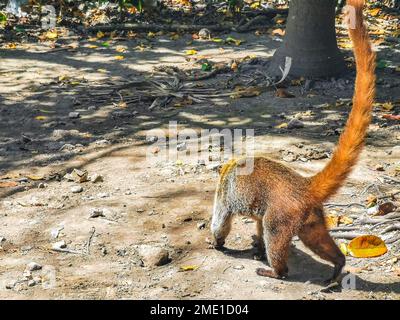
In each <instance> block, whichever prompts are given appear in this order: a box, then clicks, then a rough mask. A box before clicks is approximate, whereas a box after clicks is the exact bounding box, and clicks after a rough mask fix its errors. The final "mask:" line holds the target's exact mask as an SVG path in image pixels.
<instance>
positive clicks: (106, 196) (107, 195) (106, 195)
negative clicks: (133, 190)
mask: <svg viewBox="0 0 400 320" xmlns="http://www.w3.org/2000/svg"><path fill="white" fill-rule="evenodd" d="M97 196H98V197H99V198H108V197H109V196H110V194H109V193H108V192H102V193H99V194H98V195H97Z"/></svg>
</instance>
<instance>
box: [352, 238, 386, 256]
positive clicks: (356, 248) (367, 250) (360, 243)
mask: <svg viewBox="0 0 400 320" xmlns="http://www.w3.org/2000/svg"><path fill="white" fill-rule="evenodd" d="M347 248H348V250H349V253H350V254H351V255H352V256H353V257H356V258H372V257H379V256H381V255H383V254H385V253H386V252H387V247H386V244H385V242H384V241H383V240H382V239H381V238H379V237H377V236H373V235H364V236H360V237H357V238H354V239H353V240H351V241H350V243H349V245H348V246H347Z"/></svg>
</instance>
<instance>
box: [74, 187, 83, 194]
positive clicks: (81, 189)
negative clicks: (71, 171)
mask: <svg viewBox="0 0 400 320" xmlns="http://www.w3.org/2000/svg"><path fill="white" fill-rule="evenodd" d="M82 191H83V188H82V187H81V186H73V187H72V188H71V192H72V193H81V192H82Z"/></svg>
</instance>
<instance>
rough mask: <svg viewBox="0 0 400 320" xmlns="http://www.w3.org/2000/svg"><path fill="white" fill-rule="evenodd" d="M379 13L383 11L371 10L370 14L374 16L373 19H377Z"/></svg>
mask: <svg viewBox="0 0 400 320" xmlns="http://www.w3.org/2000/svg"><path fill="white" fill-rule="evenodd" d="M379 12H381V9H380V8H375V9H371V10H369V14H370V15H371V16H373V17H376V16H377V15H378V14H379Z"/></svg>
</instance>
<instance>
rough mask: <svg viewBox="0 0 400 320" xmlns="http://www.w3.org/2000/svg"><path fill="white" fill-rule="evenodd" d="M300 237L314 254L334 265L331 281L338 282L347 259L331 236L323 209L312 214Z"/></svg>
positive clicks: (301, 230)
mask: <svg viewBox="0 0 400 320" xmlns="http://www.w3.org/2000/svg"><path fill="white" fill-rule="evenodd" d="M298 236H299V238H300V240H301V241H302V242H303V243H304V244H305V245H306V246H307V247H308V248H310V249H311V250H312V251H313V252H314V253H316V254H317V255H318V256H320V257H321V258H322V259H324V260H327V261H329V262H331V263H333V265H334V271H333V276H332V278H330V279H329V281H333V280H336V279H337V278H338V277H339V275H340V274H341V272H342V269H343V267H344V265H345V263H346V258H345V256H344V255H343V253H342V252H341V251H340V249H339V248H338V246H337V245H336V243H335V242H334V241H333V239H332V237H331V236H330V235H329V232H328V230H327V228H326V226H325V219H324V214H323V211H322V209H320V208H319V209H315V210H313V211H312V212H311V214H310V215H309V216H308V218H307V220H306V222H305V224H304V225H303V227H302V228H301V229H300V232H299V234H298Z"/></svg>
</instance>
